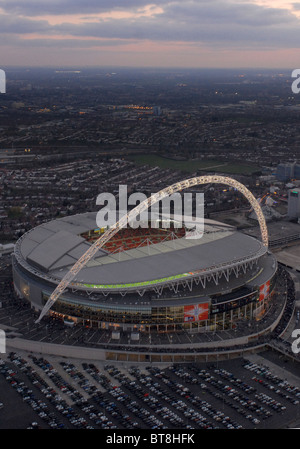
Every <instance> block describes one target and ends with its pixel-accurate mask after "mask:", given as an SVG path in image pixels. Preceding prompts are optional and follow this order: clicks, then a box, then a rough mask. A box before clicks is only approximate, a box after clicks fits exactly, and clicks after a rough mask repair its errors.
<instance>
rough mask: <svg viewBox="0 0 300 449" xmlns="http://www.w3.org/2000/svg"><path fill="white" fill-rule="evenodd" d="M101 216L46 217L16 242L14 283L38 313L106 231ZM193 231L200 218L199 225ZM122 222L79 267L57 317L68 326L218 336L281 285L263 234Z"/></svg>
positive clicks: (214, 226) (263, 305) (260, 307)
mask: <svg viewBox="0 0 300 449" xmlns="http://www.w3.org/2000/svg"><path fill="white" fill-rule="evenodd" d="M95 223H96V213H95V212H88V213H85V214H80V215H75V216H68V217H64V218H60V219H57V220H53V221H51V222H48V223H44V224H42V225H40V226H38V227H36V228H34V229H32V230H30V231H29V232H27V233H26V234H24V235H23V236H22V237H21V238H20V239H19V241H18V242H17V244H16V247H15V253H14V257H13V277H14V288H15V291H16V292H17V294H18V295H19V296H20V297H23V298H26V299H28V301H30V303H31V306H32V307H33V308H34V309H35V310H37V311H40V310H42V309H43V307H44V305H45V304H46V302H47V301H48V299H49V297H50V296H51V294H52V292H53V290H54V289H55V288H56V287H57V285H58V284H59V283H60V281H61V280H62V279H63V277H64V276H65V275H66V273H67V272H68V271H69V270H70V268H71V267H72V266H73V265H74V263H75V262H76V261H77V260H78V259H79V258H80V257H81V256H82V255H83V254H84V253H85V252H86V251H87V249H88V248H89V247H90V246H91V245H92V243H93V242H94V241H95V240H97V239H98V238H99V236H100V235H101V234H102V233H103V232H104V230H103V229H97V228H95ZM191 227H192V224H191ZM190 231H191V228H189V226H188V224H185V225H184V226H182V227H177V226H176V221H174V222H168V226H166V223H164V221H163V220H161V221H160V223H159V225H158V226H157V227H150V226H149V227H148V228H136V229H133V228H124V229H121V230H120V231H119V232H118V233H117V234H115V235H114V236H113V237H112V238H111V239H110V240H109V241H108V242H107V243H106V244H105V245H103V246H102V248H101V249H100V250H98V251H97V253H96V254H95V256H94V257H93V258H92V259H91V260H89V261H88V262H87V263H86V265H85V266H84V267H83V268H82V269H81V271H80V273H79V274H78V275H77V277H76V278H75V279H74V280H73V281H72V282H71V283H70V284H69V286H68V288H67V289H66V290H65V291H64V293H63V294H62V295H61V296H60V298H59V299H58V300H57V301H56V302H55V304H53V306H52V308H51V310H50V311H49V313H50V315H52V316H55V317H59V318H61V319H62V320H64V321H65V322H66V323H68V324H69V325H72V324H73V323H74V324H82V325H84V326H90V327H98V328H102V329H111V330H113V331H115V332H118V331H126V330H128V331H131V332H134V331H137V332H146V333H147V332H153V331H157V332H174V331H176V330H182V329H184V330H186V331H187V332H203V331H206V332H212V331H215V330H226V329H233V328H234V327H235V325H236V323H237V322H238V321H239V320H250V321H251V320H259V319H260V317H263V316H264V314H265V312H266V311H267V310H268V307H269V303H270V301H272V294H273V290H274V287H275V285H276V271H277V264H276V260H275V258H274V256H273V255H272V254H271V253H270V252H269V251H268V250H267V248H266V246H265V245H264V244H263V243H262V242H261V241H259V240H257V239H255V238H253V237H250V236H247V235H245V234H243V233H241V232H238V231H237V230H236V229H235V228H233V227H231V226H228V225H225V224H223V223H219V222H217V221H213V220H208V219H206V220H205V223H204V232H203V235H201V236H200V238H187V237H188V236H189V232H190Z"/></svg>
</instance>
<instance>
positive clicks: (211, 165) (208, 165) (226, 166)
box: [129, 154, 260, 175]
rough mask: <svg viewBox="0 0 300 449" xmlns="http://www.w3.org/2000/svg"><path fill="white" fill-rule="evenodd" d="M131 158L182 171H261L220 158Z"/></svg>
mask: <svg viewBox="0 0 300 449" xmlns="http://www.w3.org/2000/svg"><path fill="white" fill-rule="evenodd" d="M129 159H130V160H131V161H133V162H135V163H136V164H138V165H150V166H151V167H156V166H158V167H160V168H170V169H173V170H180V171H182V172H187V173H193V172H195V171H197V170H203V171H212V172H216V173H231V174H235V173H236V174H238V173H239V174H245V175H251V174H252V173H254V172H257V171H259V170H260V169H259V167H255V166H253V165H249V164H241V163H233V162H224V161H218V160H204V161H202V160H201V161H200V160H187V161H176V160H173V159H167V158H164V157H161V156H158V155H156V154H141V155H134V156H130V157H129Z"/></svg>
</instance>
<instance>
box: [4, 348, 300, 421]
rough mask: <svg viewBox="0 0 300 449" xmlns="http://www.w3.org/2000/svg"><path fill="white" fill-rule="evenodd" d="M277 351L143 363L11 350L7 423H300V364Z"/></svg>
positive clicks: (7, 368)
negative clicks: (209, 360) (223, 358)
mask: <svg viewBox="0 0 300 449" xmlns="http://www.w3.org/2000/svg"><path fill="white" fill-rule="evenodd" d="M270 354H271V357H270ZM270 354H269V353H266V357H264V356H263V357H262V356H261V355H260V356H259V357H258V358H257V360H256V361H253V360H246V359H235V360H231V361H226V362H218V363H216V364H211V363H210V364H184V365H182V364H180V365H170V366H165V367H162V366H154V365H151V366H145V367H141V366H139V367H137V366H127V365H123V364H118V365H117V364H115V365H109V364H105V362H93V363H90V362H89V361H85V362H82V361H79V360H66V359H60V358H58V357H52V356H49V357H40V355H34V354H27V353H25V352H24V353H23V354H15V353H10V354H8V355H7V356H6V357H2V359H0V391H1V393H0V396H1V397H0V402H2V403H3V407H2V408H1V409H0V428H1V429H5V428H16V429H17V428H28V427H39V428H55V429H60V428H67V429H69V428H70V429H74V428H85V429H93V428H94V429H139V428H141V429H142V428H145V429H199V428H200V429H215V428H220V429H241V428H246V429H247V428H284V427H288V426H296V424H297V421H298V424H299V422H300V407H299V401H300V379H299V376H297V372H295V371H294V373H293V372H292V371H293V370H295V369H296V367H295V366H294V364H292V362H287V363H286V364H284V367H283V362H282V360H281V359H279V356H277V355H276V353H270ZM290 365H291V367H290ZM288 370H290V371H288ZM275 373H276V374H275Z"/></svg>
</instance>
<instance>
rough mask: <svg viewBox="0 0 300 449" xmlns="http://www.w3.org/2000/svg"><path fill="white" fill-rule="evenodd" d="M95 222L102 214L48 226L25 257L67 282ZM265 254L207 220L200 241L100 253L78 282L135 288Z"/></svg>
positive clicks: (29, 239) (27, 246)
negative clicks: (139, 285)
mask: <svg viewBox="0 0 300 449" xmlns="http://www.w3.org/2000/svg"><path fill="white" fill-rule="evenodd" d="M95 223H96V212H91V213H86V214H80V215H75V216H70V217H65V218H62V219H58V220H54V221H51V222H48V223H45V224H42V225H40V226H38V227H36V228H34V229H33V230H32V231H30V232H29V233H27V234H26V236H25V237H24V238H23V239H22V241H21V242H20V252H21V255H22V258H23V259H25V260H26V261H27V263H28V264H29V265H31V266H33V267H35V268H38V269H39V270H41V272H42V273H48V274H49V275H50V276H53V277H55V278H57V279H61V278H62V277H63V276H64V275H65V274H66V273H67V271H68V270H69V269H70V268H71V267H72V265H73V264H74V263H75V262H76V261H77V259H78V258H79V257H80V256H81V255H82V254H84V252H85V251H86V250H87V249H88V248H89V247H90V245H91V244H90V243H88V242H87V241H86V240H85V239H84V238H83V237H81V236H80V234H82V233H84V232H86V231H88V230H93V229H95V228H96V226H95ZM261 250H262V244H261V242H259V241H258V240H256V239H254V238H253V237H250V236H247V235H244V234H242V233H239V232H237V231H236V230H235V229H234V228H232V227H231V226H227V225H224V224H223V223H219V222H216V221H212V220H205V233H204V235H203V237H202V238H200V239H199V238H197V239H187V238H180V239H179V238H174V239H173V240H169V241H165V242H161V243H157V244H149V245H146V246H143V247H139V248H135V249H131V250H127V251H124V252H122V253H116V254H108V253H107V252H106V251H102V250H100V251H98V252H97V254H96V256H95V257H94V259H93V260H91V261H90V262H89V263H88V264H87V266H85V267H84V268H83V269H82V270H81V271H80V273H79V274H78V277H77V279H76V281H77V282H80V283H83V284H84V285H85V286H86V287H87V288H101V287H102V286H103V285H115V284H118V285H121V284H126V285H128V286H134V284H136V283H143V282H145V283H147V282H151V281H157V280H165V279H168V278H170V279H172V278H176V277H180V276H183V275H184V274H185V273H188V274H191V272H194V271H197V272H199V271H200V272H201V271H204V270H206V269H208V268H213V267H216V266H221V265H222V264H226V263H228V262H233V261H238V260H241V259H243V258H248V257H249V256H253V257H255V255H256V254H259V253H260V252H261Z"/></svg>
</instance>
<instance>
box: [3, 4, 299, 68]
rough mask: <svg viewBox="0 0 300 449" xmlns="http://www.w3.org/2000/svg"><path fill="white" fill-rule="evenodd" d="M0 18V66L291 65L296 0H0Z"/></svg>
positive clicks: (295, 58) (296, 26)
mask: <svg viewBox="0 0 300 449" xmlns="http://www.w3.org/2000/svg"><path fill="white" fill-rule="evenodd" d="M70 11H71V13H70ZM0 23H1V27H0V28H1V45H0V59H1V65H2V66H3V67H5V66H24V65H25V66H36V67H41V66H72V67H74V66H77V67H83V66H91V67H92V66H129V67H179V68H180V67H196V68H205V67H209V68H237V67H238V68H247V67H253V68H255V67H261V68H295V67H296V66H297V63H298V55H297V53H298V47H299V43H298V42H297V40H296V38H295V36H297V32H298V29H299V24H300V2H286V1H281V0H277V1H272V2H271V1H270V0H252V1H242V2H238V1H231V0H230V1H228V0H226V1H225V0H213V1H210V2H208V1H197V0H191V1H187V2H184V3H181V2H177V1H174V0H159V1H156V2H151V1H146V0H142V1H140V0H139V1H136V0H128V1H126V2H121V1H120V0H115V1H114V2H113V4H112V2H107V1H101V2H96V1H94V0H90V1H89V2H88V3H85V2H83V1H82V0H77V1H72V2H71V1H70V0H64V1H54V2H51V3H50V4H47V3H46V2H44V1H38V2H37V1H35V0H30V1H26V2H24V1H21V0H10V1H7V0H1V1H0Z"/></svg>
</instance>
